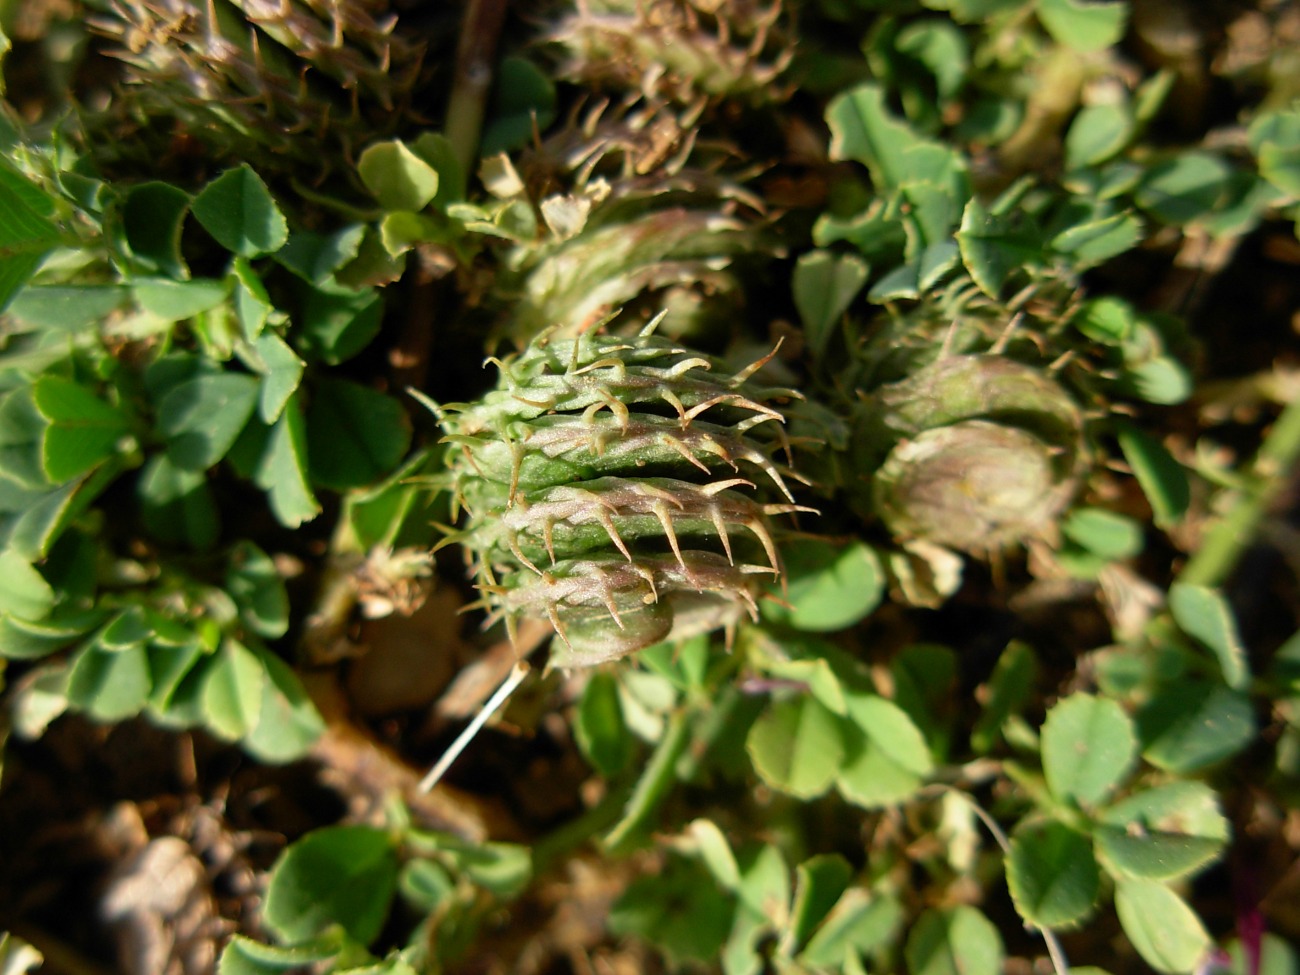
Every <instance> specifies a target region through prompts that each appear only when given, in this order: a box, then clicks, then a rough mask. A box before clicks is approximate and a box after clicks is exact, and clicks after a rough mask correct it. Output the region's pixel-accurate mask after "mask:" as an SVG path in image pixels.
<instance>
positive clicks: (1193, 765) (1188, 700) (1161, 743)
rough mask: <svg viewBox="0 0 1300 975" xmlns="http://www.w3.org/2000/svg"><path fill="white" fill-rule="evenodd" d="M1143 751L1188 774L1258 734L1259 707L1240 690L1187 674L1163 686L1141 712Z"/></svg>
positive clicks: (1152, 760) (1168, 767)
mask: <svg viewBox="0 0 1300 975" xmlns="http://www.w3.org/2000/svg"><path fill="white" fill-rule="evenodd" d="M1138 730H1139V733H1140V734H1141V737H1142V743H1143V750H1142V755H1143V757H1144V758H1145V759H1146V760H1147V761H1148V762H1150V763H1151V764H1152V765H1155V766H1157V767H1158V768H1162V769H1165V770H1166V771H1170V772H1177V773H1180V774H1186V773H1188V772H1195V771H1196V770H1198V769H1202V768H1205V767H1207V766H1209V765H1213V764H1215V763H1216V762H1221V761H1223V760H1224V759H1226V758H1228V757H1229V756H1231V755H1235V754H1236V753H1237V752H1239V751H1241V750H1242V749H1243V748H1245V747H1246V746H1247V745H1248V744H1250V742H1251V741H1252V740H1254V737H1255V709H1254V708H1253V707H1252V706H1251V703H1250V698H1249V697H1248V696H1247V695H1246V694H1244V693H1242V692H1241V691H1235V690H1233V689H1232V688H1229V687H1224V686H1223V685H1222V684H1212V683H1209V682H1208V681H1198V680H1187V681H1183V682H1182V683H1179V684H1175V685H1173V686H1170V687H1166V688H1164V689H1162V690H1161V691H1160V692H1159V693H1157V694H1156V696H1155V697H1153V698H1152V699H1151V701H1150V702H1149V703H1148V704H1147V705H1146V706H1145V707H1144V708H1143V709H1142V710H1141V711H1140V712H1138Z"/></svg>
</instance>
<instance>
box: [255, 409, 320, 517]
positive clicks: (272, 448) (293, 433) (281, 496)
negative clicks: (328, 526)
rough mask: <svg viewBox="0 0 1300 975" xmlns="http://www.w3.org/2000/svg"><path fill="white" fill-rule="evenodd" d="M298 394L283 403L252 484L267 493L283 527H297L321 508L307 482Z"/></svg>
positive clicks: (303, 434) (305, 441)
mask: <svg viewBox="0 0 1300 975" xmlns="http://www.w3.org/2000/svg"><path fill="white" fill-rule="evenodd" d="M299 395H300V394H298V393H294V394H293V396H292V397H290V399H289V402H288V403H286V404H285V408H284V412H283V413H281V414H280V419H279V420H277V421H276V422H275V426H273V427H272V428H271V432H270V435H269V436H268V437H267V438H266V444H265V446H264V447H263V450H262V455H261V458H260V459H259V460H258V462H257V469H256V471H255V472H254V481H255V483H256V484H257V486H258V487H260V488H261V489H262V490H264V491H266V492H267V493H268V495H269V496H270V501H271V510H272V511H273V512H274V513H275V517H276V518H277V519H278V520H279V522H280V524H282V525H284V526H285V527H286V528H297V527H298V526H299V525H301V524H302V523H303V522H304V521H310V520H311V519H312V518H315V517H316V515H317V514H319V513H320V510H321V508H320V503H319V502H318V501H317V500H316V496H315V495H314V494H312V491H311V488H310V487H309V486H308V481H307V437H306V432H305V430H304V427H305V424H304V422H303V418H302V411H301V410H300V409H299V407H298V396H299Z"/></svg>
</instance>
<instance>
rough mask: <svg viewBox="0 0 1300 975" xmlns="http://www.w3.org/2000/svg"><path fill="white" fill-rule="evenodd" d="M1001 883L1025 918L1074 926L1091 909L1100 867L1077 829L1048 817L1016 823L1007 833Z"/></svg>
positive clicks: (1097, 890)
mask: <svg viewBox="0 0 1300 975" xmlns="http://www.w3.org/2000/svg"><path fill="white" fill-rule="evenodd" d="M1007 885H1008V886H1009V887H1010V889H1011V899H1012V900H1013V901H1014V902H1015V905H1016V910H1017V911H1018V912H1019V914H1020V916H1021V917H1023V918H1024V919H1025V920H1026V921H1027V922H1029V923H1031V924H1036V925H1038V926H1039V927H1041V928H1066V927H1075V926H1077V925H1078V924H1080V923H1081V922H1082V921H1083V920H1084V919H1085V918H1087V916H1088V915H1089V914H1091V913H1092V908H1093V905H1094V904H1095V903H1096V900H1097V896H1098V894H1099V893H1100V891H1101V871H1100V870H1099V868H1098V866H1097V860H1096V858H1095V857H1094V856H1093V855H1092V844H1091V843H1089V842H1088V838H1087V837H1086V836H1084V835H1083V834H1081V833H1077V832H1075V831H1074V830H1072V829H1070V828H1069V827H1068V826H1065V825H1063V824H1061V823H1058V822H1054V821H1051V820H1048V821H1041V822H1022V823H1021V824H1020V825H1019V826H1017V827H1016V829H1015V832H1014V833H1013V834H1012V836H1011V853H1010V855H1009V856H1008V857H1007Z"/></svg>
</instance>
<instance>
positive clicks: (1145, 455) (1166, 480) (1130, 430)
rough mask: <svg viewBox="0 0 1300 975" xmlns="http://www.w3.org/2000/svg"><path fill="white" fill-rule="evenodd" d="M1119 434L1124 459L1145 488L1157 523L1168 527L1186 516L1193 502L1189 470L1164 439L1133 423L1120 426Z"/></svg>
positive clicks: (1145, 493) (1144, 492)
mask: <svg viewBox="0 0 1300 975" xmlns="http://www.w3.org/2000/svg"><path fill="white" fill-rule="evenodd" d="M1117 436H1118V439H1119V446H1120V450H1122V451H1123V452H1124V459H1125V460H1126V461H1128V464H1129V466H1130V467H1131V468H1133V475H1134V476H1135V477H1136V478H1137V480H1138V484H1139V485H1141V487H1142V493H1143V494H1144V495H1146V499H1147V502H1148V503H1149V504H1150V505H1151V510H1152V512H1153V513H1154V515H1155V521H1156V524H1157V525H1159V526H1160V527H1162V528H1167V527H1169V526H1170V525H1172V524H1173V523H1174V522H1176V521H1178V519H1180V518H1182V516H1183V515H1184V513H1186V511H1187V506H1188V505H1189V504H1190V503H1191V488H1190V487H1189V486H1188V483H1187V472H1186V471H1184V470H1183V467H1182V465H1181V464H1179V463H1178V461H1176V460H1174V458H1173V456H1172V455H1170V453H1169V451H1168V450H1166V449H1165V448H1164V446H1163V445H1162V444H1161V443H1160V441H1158V440H1156V439H1155V438H1154V437H1152V436H1151V435H1150V434H1148V433H1144V432H1143V431H1141V430H1139V429H1138V428H1137V427H1135V426H1133V425H1131V424H1127V423H1126V424H1123V425H1121V426H1120V428H1119V430H1118V432H1117Z"/></svg>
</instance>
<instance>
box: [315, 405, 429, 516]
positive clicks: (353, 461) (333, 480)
mask: <svg viewBox="0 0 1300 975" xmlns="http://www.w3.org/2000/svg"><path fill="white" fill-rule="evenodd" d="M410 444H411V421H410V419H409V417H408V416H407V414H406V410H405V409H404V408H403V407H402V404H401V403H399V402H398V401H397V400H395V399H393V397H391V396H386V395H384V394H383V393H381V392H378V391H377V390H373V389H370V388H369V387H367V386H362V385H360V384H358V383H354V382H349V381H347V380H345V379H321V380H320V381H319V382H317V383H316V386H315V388H314V389H313V396H312V401H311V406H310V408H309V409H308V410H307V453H308V456H309V457H310V458H311V464H310V474H311V479H312V482H313V483H315V484H319V485H322V486H324V487H329V488H333V489H335V490H340V491H341V490H346V489H347V488H352V487H360V486H362V485H365V484H370V483H372V482H374V481H377V480H378V479H379V478H381V477H383V476H384V475H385V474H387V473H388V472H389V471H391V470H392V469H393V468H394V467H396V466H397V465H398V464H399V463H400V462H401V460H402V457H403V456H404V455H405V454H406V449H407V448H408V447H409V446H410Z"/></svg>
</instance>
